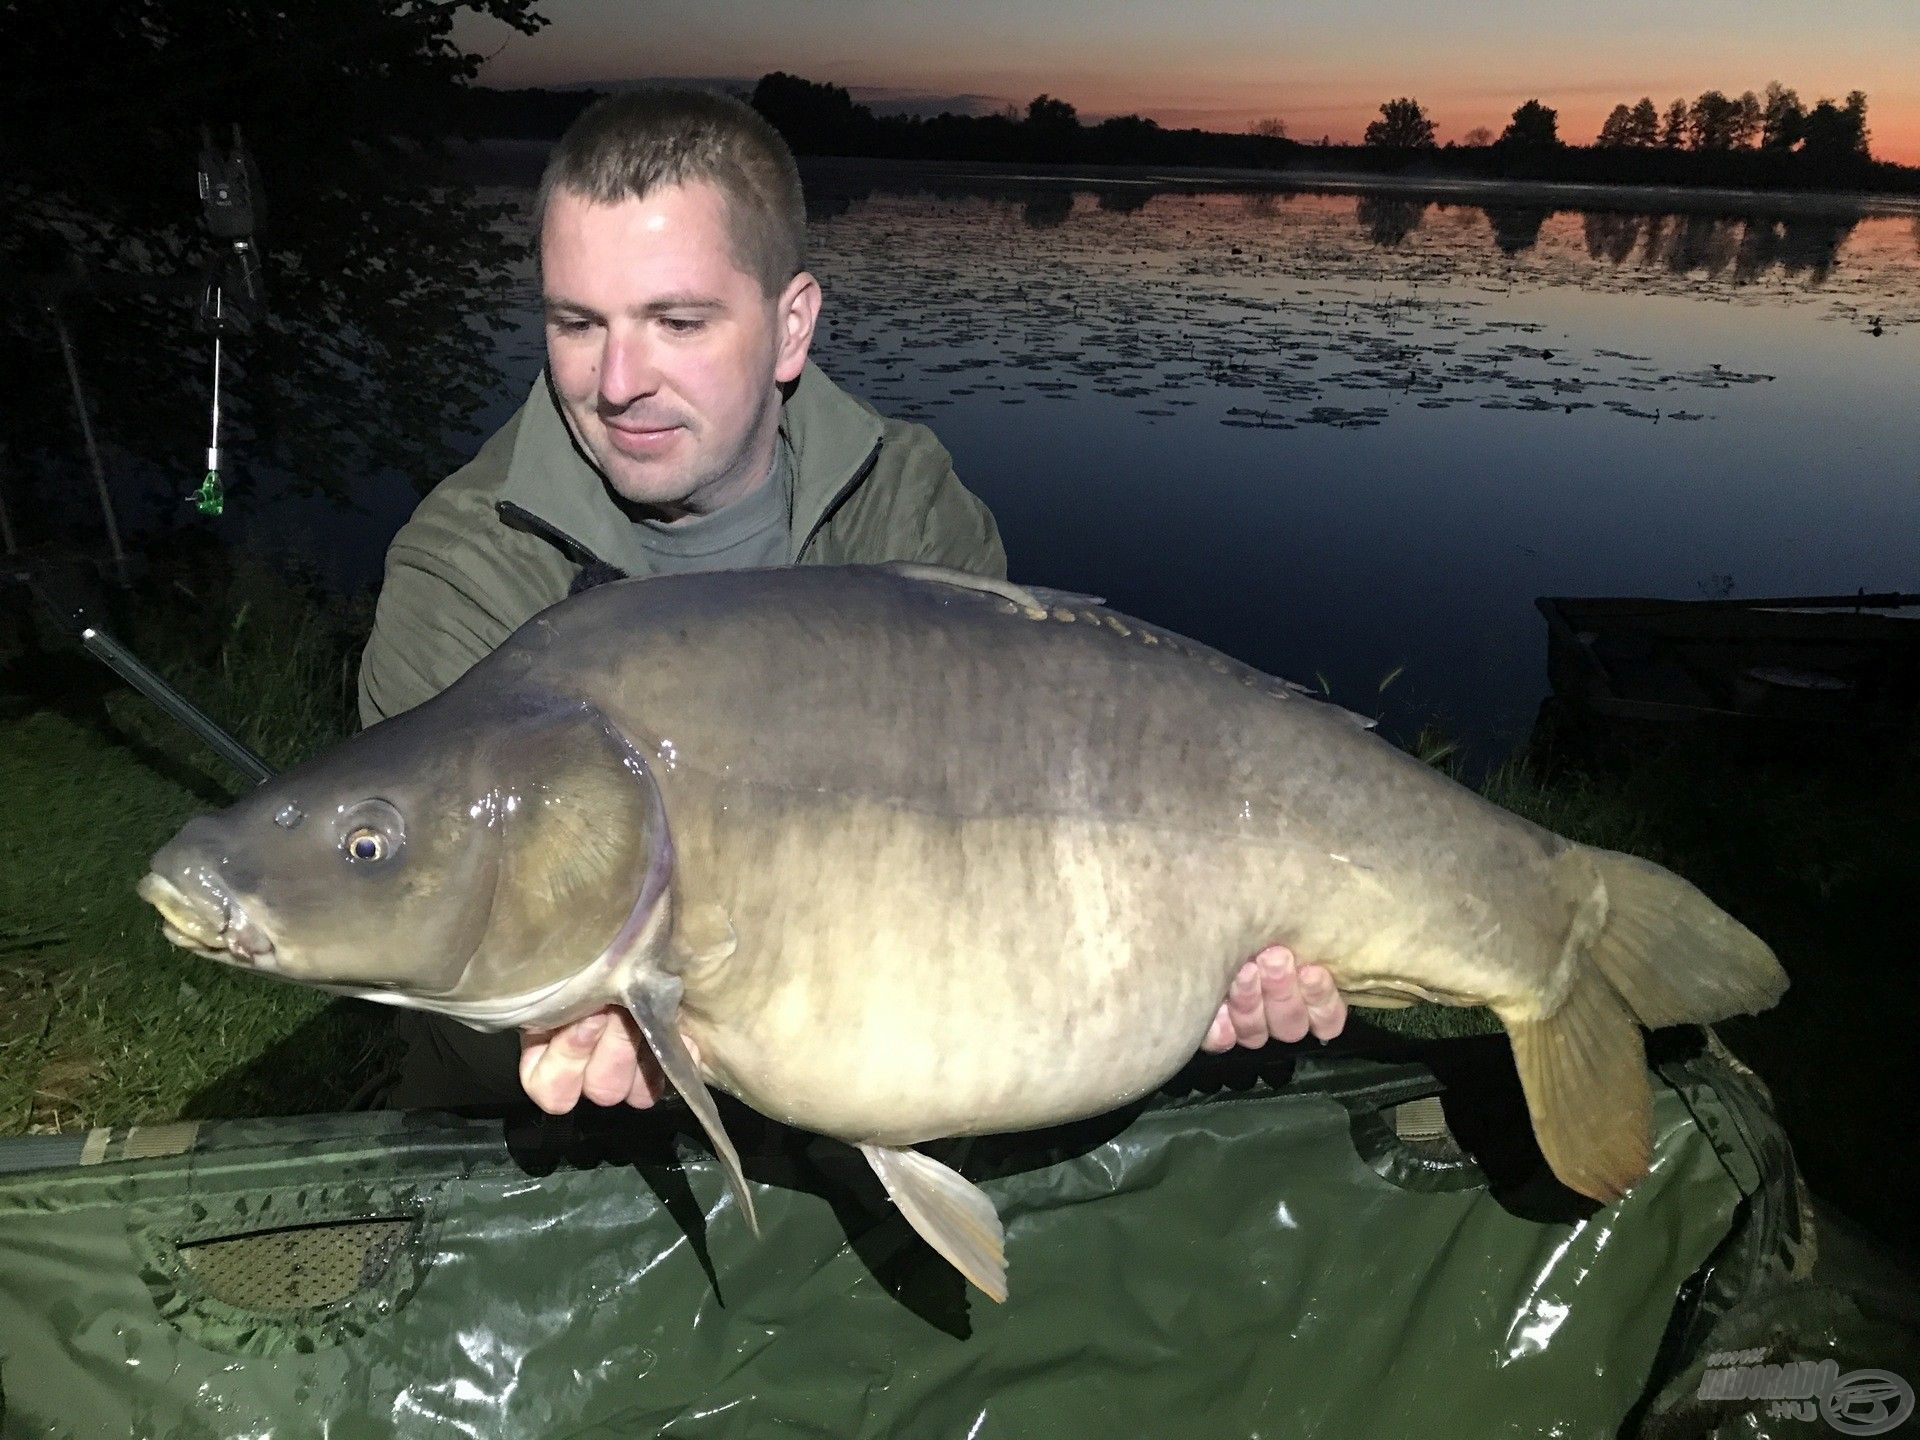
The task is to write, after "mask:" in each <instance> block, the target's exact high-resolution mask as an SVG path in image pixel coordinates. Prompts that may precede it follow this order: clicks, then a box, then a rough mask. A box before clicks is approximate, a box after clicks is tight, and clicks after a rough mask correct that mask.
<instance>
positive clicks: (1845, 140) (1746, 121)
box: [1263, 80, 1872, 164]
mask: <svg viewBox="0 0 1920 1440" xmlns="http://www.w3.org/2000/svg"><path fill="white" fill-rule="evenodd" d="M1263 123H1264V122H1263ZM1435 129H1436V127H1435V125H1434V123H1433V120H1432V119H1431V117H1429V116H1428V114H1427V112H1426V109H1425V107H1423V106H1422V105H1421V104H1420V103H1419V102H1418V101H1417V100H1412V99H1408V98H1401V99H1397V100H1389V101H1388V102H1387V103H1386V104H1384V105H1382V106H1381V107H1380V118H1379V119H1378V120H1376V121H1374V122H1373V123H1372V124H1371V125H1369V126H1368V127H1367V133H1366V143H1367V144H1369V145H1374V146H1385V147H1389V148H1399V149H1421V148H1427V147H1432V146H1434V145H1435V140H1434V134H1435ZM1476 142H1477V143H1480V144H1486V143H1492V144H1496V145H1505V146H1512V147H1519V148H1523V149H1550V148H1552V147H1554V146H1556V145H1560V144H1562V143H1564V142H1563V141H1562V140H1561V138H1560V133H1559V113H1558V112H1557V111H1555V110H1553V109H1552V108H1550V107H1549V106H1546V105H1543V104H1541V103H1540V102H1539V101H1538V100H1528V101H1527V102H1526V103H1525V104H1523V105H1521V106H1520V107H1519V108H1518V109H1516V110H1515V111H1514V112H1513V118H1512V120H1511V121H1510V122H1509V123H1508V125H1507V128H1506V129H1505V130H1504V131H1503V132H1502V133H1501V135H1500V137H1499V139H1498V140H1494V139H1493V138H1492V135H1491V132H1487V131H1481V132H1477V133H1474V134H1469V135H1468V137H1467V143H1468V144H1469V145H1473V144H1475V143H1476ZM1867 142H1868V130H1867V95H1866V92H1865V91H1864V90H1855V91H1852V92H1851V93H1850V94H1848V96H1847V98H1846V99H1845V100H1844V101H1840V102H1835V101H1834V100H1831V99H1821V100H1818V101H1816V102H1815V103H1814V105H1813V107H1812V108H1811V109H1809V108H1808V107H1807V106H1806V105H1804V104H1803V103H1802V102H1801V100H1800V96H1799V95H1798V94H1797V93H1796V92H1795V91H1793V90H1791V89H1789V88H1788V87H1787V86H1785V85H1782V84H1781V83H1780V82H1779V81H1778V80H1774V81H1771V82H1769V83H1768V85H1767V89H1766V94H1765V95H1764V96H1760V95H1756V94H1754V93H1753V91H1751V90H1747V91H1744V92H1742V93H1741V94H1740V95H1739V96H1738V97H1732V98H1730V97H1729V96H1727V95H1726V94H1725V93H1724V92H1722V91H1719V90H1708V91H1706V92H1704V93H1703V94H1701V95H1700V96H1699V98H1697V99H1695V100H1694V101H1692V102H1691V103H1689V102H1688V101H1686V100H1685V99H1684V98H1683V99H1676V100H1674V101H1673V102H1672V103H1671V104H1669V105H1668V106H1667V108H1666V110H1665V111H1664V112H1663V111H1662V110H1661V109H1660V108H1659V107H1658V106H1656V105H1655V104H1654V103H1653V97H1652V96H1648V95H1643V96H1641V97H1640V100H1639V102H1638V103H1637V104H1633V105H1628V104H1625V103H1622V104H1619V105H1616V106H1614V107H1613V111H1612V113H1611V114H1609V115H1608V116H1607V118H1606V121H1605V122H1604V123H1603V124H1602V125H1601V126H1600V133H1599V134H1598V135H1597V136H1596V137H1595V138H1594V142H1593V143H1594V146H1595V147H1596V148H1598V149H1602V150H1654V149H1660V150H1693V151H1698V152H1701V153H1705V154H1726V153H1729V152H1732V151H1736V150H1755V149H1758V150H1765V151H1770V152H1773V153H1775V154H1788V153H1793V152H1798V153H1800V154H1802V155H1804V156H1807V157H1809V158H1810V159H1811V160H1813V161H1816V162H1824V163H1828V164H1831V163H1835V162H1846V161H1850V160H1870V159H1871V158H1872V154H1871V151H1870V149H1869V147H1868V143H1867Z"/></svg>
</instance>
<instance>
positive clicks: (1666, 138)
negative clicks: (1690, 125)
mask: <svg viewBox="0 0 1920 1440" xmlns="http://www.w3.org/2000/svg"><path fill="white" fill-rule="evenodd" d="M1686 143H1687V102H1686V101H1684V100H1675V101H1674V102H1673V103H1672V104H1671V105H1669V106H1667V115H1666V119H1665V120H1664V121H1663V122H1662V124H1661V126H1660V144H1661V146H1662V147H1663V148H1665V149H1668V150H1678V149H1679V148H1680V147H1681V146H1683V145H1685V144H1686Z"/></svg>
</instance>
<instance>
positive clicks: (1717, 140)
mask: <svg viewBox="0 0 1920 1440" xmlns="http://www.w3.org/2000/svg"><path fill="white" fill-rule="evenodd" d="M1740 119H1741V115H1740V102H1739V101H1738V100H1729V99H1728V98H1727V97H1726V96H1725V95H1723V94H1721V93H1720V92H1719V91H1718V90H1708V91H1706V92H1705V93H1704V94H1702V95H1701V96H1700V98H1699V99H1698V100H1695V101H1694V102H1693V105H1692V107H1691V108H1689V109H1688V111H1687V142H1688V143H1689V144H1690V145H1691V146H1692V147H1693V148H1694V149H1695V150H1731V149H1733V147H1734V141H1735V137H1736V136H1737V135H1738V133H1739V127H1740Z"/></svg>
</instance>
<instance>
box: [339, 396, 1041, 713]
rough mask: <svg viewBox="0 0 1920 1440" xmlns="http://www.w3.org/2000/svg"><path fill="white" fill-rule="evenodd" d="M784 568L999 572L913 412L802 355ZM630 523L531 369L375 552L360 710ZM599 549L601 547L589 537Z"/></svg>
mask: <svg viewBox="0 0 1920 1440" xmlns="http://www.w3.org/2000/svg"><path fill="white" fill-rule="evenodd" d="M780 430H781V433H782V434H783V435H784V436H785V437H786V440H787V444H788V447H789V450H790V453H791V455H792V460H793V546H792V553H791V554H790V555H789V557H788V558H789V560H791V561H792V562H793V563H794V564H797V565H848V564H862V563H866V564H877V563H880V562H883V561H888V560H916V561H921V562H924V563H927V564H934V565H949V566H952V567H953V568H955V569H958V570H969V571H972V572H974V573H975V574H980V575H990V576H996V577H1004V576H1005V575H1006V573H1007V556H1006V551H1005V550H1004V549H1002V547H1001V544H1000V533H999V531H998V529H997V528H996V527H995V525H994V523H993V516H992V515H991V514H990V513H989V512H988V510H987V508H986V506H984V505H983V504H981V503H980V501H979V500H978V499H976V498H975V497H974V496H973V495H972V494H971V493H969V492H968V491H967V490H966V488H965V487H963V486H962V485H961V484H960V482H959V480H958V479H956V478H955V476H954V473H953V459H952V457H951V456H950V455H948V454H947V452H946V450H945V449H944V448H943V447H942V446H941V444H940V442H939V441H938V440H936V439H935V438H934V436H933V432H932V431H931V430H928V429H927V428H926V427H925V426H924V425H914V424H909V423H906V422H904V421H899V420H888V419H886V418H884V417H883V416H881V415H880V414H879V413H878V412H876V411H875V410H874V409H873V408H872V407H871V406H870V405H867V404H866V403H864V402H863V401H860V400H856V399H855V398H854V397H853V396H851V395H849V394H847V392H846V391H844V390H842V389H841V388H840V387H839V386H837V385H835V384H834V383H833V382H832V381H831V380H829V379H828V378H827V377H826V376H825V375H823V374H822V373H821V372H820V370H819V369H818V368H817V367H816V366H814V365H813V364H811V363H809V364H808V365H807V368H806V370H805V371H804V372H803V373H802V374H801V376H800V379H799V380H798V381H797V382H796V383H795V385H794V387H793V390H792V392H791V393H790V394H789V395H788V397H787V398H786V401H785V403H784V404H783V405H782V406H781V411H780ZM630 523H631V522H630V521H629V520H628V519H627V518H626V516H625V515H623V514H622V513H621V511H620V509H619V508H618V506H616V505H615V504H614V502H613V500H612V498H611V497H610V496H609V495H608V494H607V489H606V485H605V482H604V481H602V480H601V478H600V475H599V472H598V471H596V470H595V469H594V468H593V467H592V465H590V464H589V463H588V461H587V460H586V458H585V457H584V456H582V455H581V453H580V451H579V450H578V448H577V447H576V446H575V445H574V443H573V437H572V434H571V432H570V431H568V429H567V428H566V424H565V422H564V421H563V420H562V418H561V416H560V412H559V411H558V410H557V409H556V408H555V406H554V403H553V398H552V395H551V393H550V392H549V390H548V388H547V383H546V378H545V376H544V375H543V376H542V377H541V379H540V380H539V381H538V382H536V383H535V385H534V388H533V393H532V394H531V395H529V396H528V397H527V403H526V404H524V405H522V406H521V407H520V409H519V410H517V411H516V412H515V413H514V416H513V418H512V419H511V420H509V421H508V422H507V423H506V424H505V425H503V426H502V427H501V428H500V430H499V431H498V433H496V434H495V435H494V436H493V437H492V438H491V439H489V440H488V441H487V442H486V444H485V445H483V446H481V448H480V452H479V454H477V455H475V456H474V458H473V459H472V460H471V461H470V462H469V463H468V464H466V465H465V466H463V467H461V468H460V469H459V470H457V471H455V472H454V473H453V474H452V475H450V476H449V477H448V478H447V479H445V480H443V481H442V482H441V483H440V484H439V485H436V486H435V487H434V488H433V490H432V492H431V493H429V494H428V496H427V497H426V499H424V500H422V501H421V502H420V507H419V509H417V510H416V511H414V514H413V518H412V519H410V520H408V521H407V523H406V524H405V525H404V526H402V527H401V529H400V533H399V534H398V535H396V536H395V537H394V540H393V545H392V546H391V547H390V548H389V549H388V551H387V565H386V578H385V580H384V582H383V583H382V585H381V587H380V599H379V603H378V606H377V608H376V610H375V614H374V622H373V633H372V635H371V636H370V637H369V638H368V640H367V648H366V651H365V653H364V654H363V656H362V657H361V661H360V723H361V724H363V725H371V724H373V723H375V722H376V721H379V720H384V719H385V718H387V717H388V716H389V715H396V714H398V713H399V712H401V711H402V710H407V709H411V708H412V707H413V706H415V705H418V704H419V703H420V702H421V701H423V700H427V699H430V698H431V697H433V696H434V695H437V694H439V693H440V692H441V691H442V690H444V689H446V687H447V686H449V685H451V684H452V683H453V682H454V681H455V680H457V679H459V678H460V676H461V675H463V674H464V673H466V671H467V669H468V667H470V666H471V665H473V664H474V663H475V662H476V661H478V660H480V659H482V658H483V657H485V656H486V655H488V654H490V653H491V652H492V651H493V650H494V649H495V648H496V647H498V646H499V644H500V643H501V642H502V641H503V640H505V639H506V638H507V637H508V636H509V635H511V634H512V633H513V632H514V631H515V630H517V629H518V628H519V627H520V626H521V625H522V624H524V623H525V622H526V621H527V620H529V619H531V618H532V617H533V616H534V615H536V614H537V613H539V612H540V611H541V610H544V609H545V608H546V607H547V606H549V605H551V604H553V603H555V602H556V601H558V600H562V599H564V598H565V597H566V594H567V588H568V586H570V585H571V584H572V583H573V578H574V576H576V575H577V574H579V573H580V571H581V569H582V568H583V567H585V566H586V565H588V564H590V563H593V562H594V561H595V560H597V559H599V558H600V556H601V555H603V554H606V553H608V552H609V550H610V548H611V547H610V546H609V545H608V544H607V543H606V542H607V538H608V537H610V536H611V535H612V534H613V533H614V527H620V526H626V525H628V524H630ZM596 547H598V548H596Z"/></svg>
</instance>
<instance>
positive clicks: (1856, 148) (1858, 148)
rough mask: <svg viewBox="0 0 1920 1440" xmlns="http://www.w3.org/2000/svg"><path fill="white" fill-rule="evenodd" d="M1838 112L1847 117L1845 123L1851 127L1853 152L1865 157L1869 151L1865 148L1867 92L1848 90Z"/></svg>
mask: <svg viewBox="0 0 1920 1440" xmlns="http://www.w3.org/2000/svg"><path fill="white" fill-rule="evenodd" d="M1840 113H1841V114H1843V115H1845V116H1846V117H1847V123H1848V124H1849V125H1850V126H1851V127H1852V129H1853V153H1854V154H1856V155H1859V156H1861V157H1862V158H1865V157H1866V156H1867V155H1868V154H1869V153H1870V152H1869V151H1868V149H1867V138H1868V137H1867V92H1866V91H1864V90H1849V91H1848V92H1847V103H1846V104H1845V105H1843V106H1842V107H1841V109H1840Z"/></svg>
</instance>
